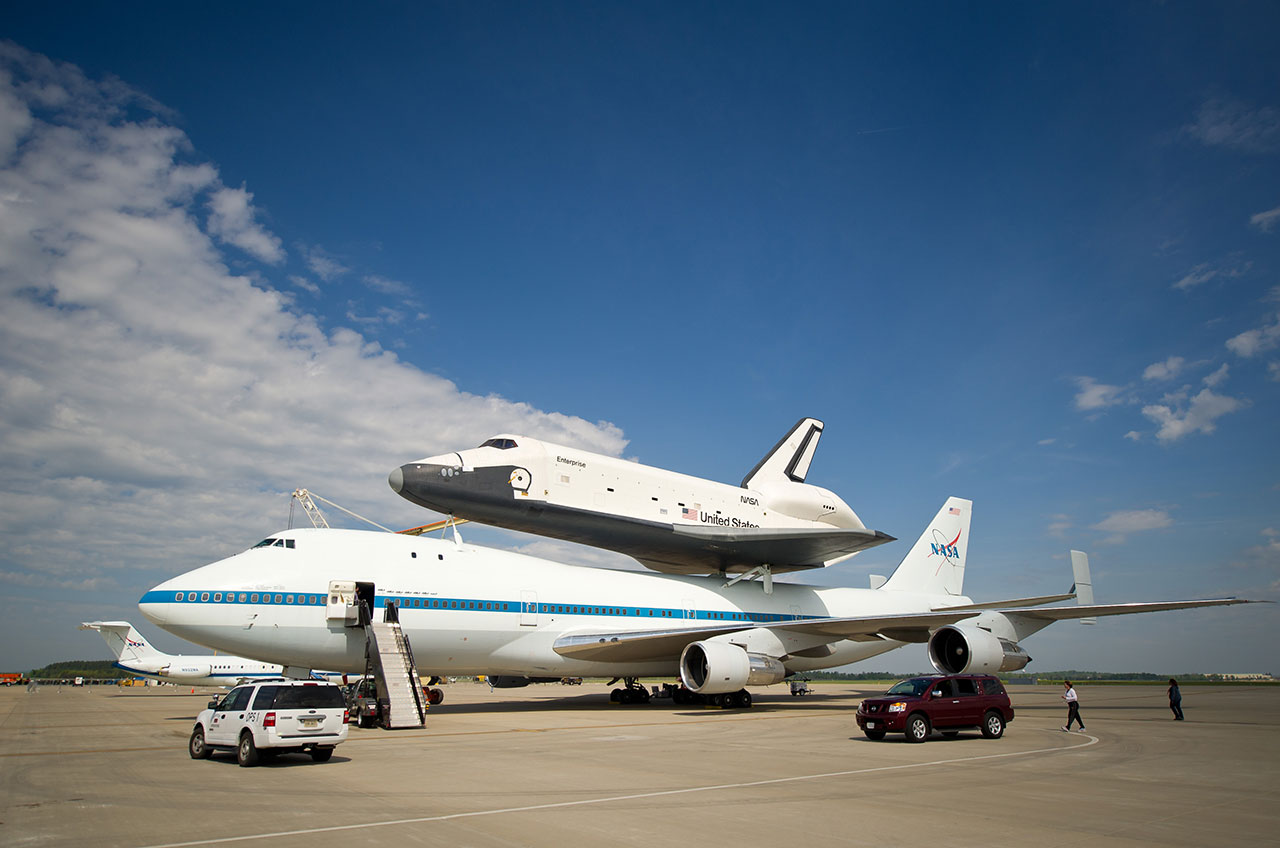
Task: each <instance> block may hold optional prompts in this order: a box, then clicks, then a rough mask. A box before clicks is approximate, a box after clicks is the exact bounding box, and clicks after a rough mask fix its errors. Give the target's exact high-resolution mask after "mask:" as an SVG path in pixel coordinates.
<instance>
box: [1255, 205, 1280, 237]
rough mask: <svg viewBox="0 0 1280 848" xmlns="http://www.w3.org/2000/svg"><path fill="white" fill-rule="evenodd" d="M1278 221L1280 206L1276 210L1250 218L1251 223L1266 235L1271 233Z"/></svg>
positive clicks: (1269, 210)
mask: <svg viewBox="0 0 1280 848" xmlns="http://www.w3.org/2000/svg"><path fill="white" fill-rule="evenodd" d="M1277 220H1280V206H1277V207H1276V208H1274V209H1268V210H1267V211H1266V212H1259V213H1258V214H1256V215H1252V216H1250V218H1249V223H1250V224H1252V225H1253V226H1255V227H1257V228H1258V229H1260V230H1262V231H1263V232H1264V233H1269V232H1271V228H1272V227H1273V226H1275V223H1276V221H1277Z"/></svg>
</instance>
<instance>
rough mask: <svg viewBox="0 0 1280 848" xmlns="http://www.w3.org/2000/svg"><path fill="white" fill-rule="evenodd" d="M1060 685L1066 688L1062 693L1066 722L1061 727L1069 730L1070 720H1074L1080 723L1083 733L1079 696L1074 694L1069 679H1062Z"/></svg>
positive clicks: (1074, 691) (1073, 688)
mask: <svg viewBox="0 0 1280 848" xmlns="http://www.w3.org/2000/svg"><path fill="white" fill-rule="evenodd" d="M1062 685H1063V686H1064V687H1065V688H1066V690H1067V691H1065V692H1063V693H1062V700H1064V701H1066V702H1067V723H1066V724H1064V725H1063V726H1062V729H1063V730H1066V731H1068V732H1070V730H1071V722H1073V721H1076V722H1079V723H1080V731H1081V732H1082V733H1083V732H1084V720H1083V719H1081V718H1080V696H1078V695H1077V694H1076V690H1075V687H1074V686H1072V685H1071V681H1070V680H1064V681H1063V682H1062Z"/></svg>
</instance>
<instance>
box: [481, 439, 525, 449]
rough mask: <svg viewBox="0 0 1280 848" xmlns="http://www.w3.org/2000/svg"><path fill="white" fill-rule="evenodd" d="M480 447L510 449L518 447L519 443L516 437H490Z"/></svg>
mask: <svg viewBox="0 0 1280 848" xmlns="http://www.w3.org/2000/svg"><path fill="white" fill-rule="evenodd" d="M480 447H482V448H497V449H498V450H508V449H510V448H514V447H518V445H517V444H516V440H515V439H489V440H488V441H486V442H482V443H481V445H480Z"/></svg>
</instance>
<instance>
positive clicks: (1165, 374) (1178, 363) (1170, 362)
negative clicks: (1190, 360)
mask: <svg viewBox="0 0 1280 848" xmlns="http://www.w3.org/2000/svg"><path fill="white" fill-rule="evenodd" d="M1185 362H1186V360H1184V359H1183V358H1182V357H1181V356H1171V357H1169V358H1168V359H1166V360H1165V361H1164V362H1156V363H1153V364H1151V365H1148V366H1147V369H1146V370H1145V371H1143V372H1142V379H1144V380H1168V379H1170V378H1172V377H1174V376H1176V375H1177V373H1178V372H1179V371H1181V370H1182V366H1183V365H1184V364H1185Z"/></svg>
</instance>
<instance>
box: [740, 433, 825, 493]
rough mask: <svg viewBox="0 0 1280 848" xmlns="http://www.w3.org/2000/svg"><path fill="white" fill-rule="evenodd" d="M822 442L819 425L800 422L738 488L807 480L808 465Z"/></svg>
mask: <svg viewBox="0 0 1280 848" xmlns="http://www.w3.org/2000/svg"><path fill="white" fill-rule="evenodd" d="M820 438H822V422H821V421H819V420H818V419H816V418H802V419H800V421H798V422H797V423H796V425H795V426H794V427H792V428H791V430H790V431H789V432H788V433H787V435H785V436H783V437H782V440H781V441H779V442H778V443H777V444H776V445H774V446H773V450H771V451H769V453H767V454H766V455H765V458H764V459H762V460H760V461H759V462H758V463H756V467H755V468H753V469H751V471H750V472H749V473H748V474H747V476H746V477H744V478H742V488H744V489H750V488H752V487H753V486H757V485H760V484H762V483H780V482H784V481H790V482H792V483H803V482H804V478H805V477H807V476H809V463H811V462H813V453H814V451H816V450H817V449H818V439H820Z"/></svg>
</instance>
